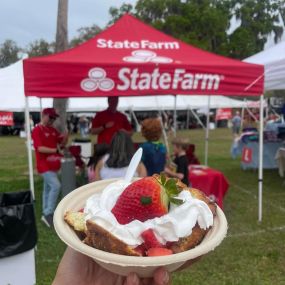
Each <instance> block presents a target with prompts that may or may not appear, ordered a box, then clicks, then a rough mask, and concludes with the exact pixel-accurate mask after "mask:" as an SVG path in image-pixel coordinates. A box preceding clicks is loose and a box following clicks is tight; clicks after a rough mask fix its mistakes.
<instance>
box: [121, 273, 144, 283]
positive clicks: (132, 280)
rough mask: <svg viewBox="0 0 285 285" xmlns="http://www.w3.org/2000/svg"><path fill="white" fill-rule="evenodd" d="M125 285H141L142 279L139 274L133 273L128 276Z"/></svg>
mask: <svg viewBox="0 0 285 285" xmlns="http://www.w3.org/2000/svg"><path fill="white" fill-rule="evenodd" d="M124 285H140V279H139V277H138V276H137V274H135V273H133V272H132V273H130V274H129V275H128V276H127V278H126V281H125V283H124Z"/></svg>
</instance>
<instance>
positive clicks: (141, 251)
mask: <svg viewBox="0 0 285 285" xmlns="http://www.w3.org/2000/svg"><path fill="white" fill-rule="evenodd" d="M134 250H135V251H136V252H137V253H138V254H139V255H141V256H146V248H145V245H144V243H142V244H140V245H138V246H137V247H136V248H134Z"/></svg>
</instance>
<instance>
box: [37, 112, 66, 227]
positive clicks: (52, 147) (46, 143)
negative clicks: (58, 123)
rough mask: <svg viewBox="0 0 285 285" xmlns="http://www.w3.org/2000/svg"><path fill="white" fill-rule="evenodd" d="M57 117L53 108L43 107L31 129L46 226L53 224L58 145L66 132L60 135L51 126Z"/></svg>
mask: <svg viewBox="0 0 285 285" xmlns="http://www.w3.org/2000/svg"><path fill="white" fill-rule="evenodd" d="M57 117H58V114H57V113H56V111H55V109H54V108H46V109H44V110H43V112H42V118H41V122H40V123H39V124H38V125H37V126H36V127H35V128H34V129H33V131H32V139H33V143H34V148H35V154H36V164H37V170H38V173H39V174H40V175H41V176H42V177H43V180H44V184H43V197H42V199H43V201H42V203H43V216H42V221H43V222H44V223H45V224H46V225H47V226H48V227H52V226H53V212H54V209H55V206H56V202H57V198H58V195H59V192H60V182H59V180H58V177H57V171H58V170H59V169H60V160H61V155H60V153H59V152H60V150H59V147H60V146H63V145H64V144H65V143H66V141H67V134H64V135H61V134H60V133H59V132H58V131H57V130H56V129H55V128H54V127H53V123H54V121H55V119H56V118H57Z"/></svg>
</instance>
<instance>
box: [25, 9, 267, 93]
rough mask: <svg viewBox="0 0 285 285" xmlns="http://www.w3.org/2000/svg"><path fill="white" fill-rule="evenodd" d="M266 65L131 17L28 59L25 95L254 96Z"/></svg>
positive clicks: (257, 91) (124, 17) (261, 88)
mask: <svg viewBox="0 0 285 285" xmlns="http://www.w3.org/2000/svg"><path fill="white" fill-rule="evenodd" d="M263 73H264V68H263V66H261V65H255V64H249V63H244V62H241V61H238V60H233V59H229V58H226V57H222V56H218V55H215V54H212V53H209V52H206V51H203V50H201V49H198V48H195V47H193V46H191V45H188V44H186V43H184V42H182V41H179V40H177V39H175V38H173V37H171V36H168V35H166V34H164V33H162V32H159V31H157V30H155V29H154V28H152V27H150V26H148V25H146V24H144V23H142V22H141V21H139V20H137V19H136V18H134V17H133V16H130V15H128V14H126V15H125V16H123V17H122V18H121V19H120V20H118V21H117V22H116V23H115V24H114V25H112V26H111V27H109V28H107V29H106V30H105V31H103V32H102V33H100V34H99V35H97V36H96V37H94V38H92V39H91V40H89V41H88V42H86V43H84V44H82V45H80V46H78V47H76V48H73V49H70V50H67V51H64V52H61V53H57V54H54V55H50V56H44V57H37V58H31V59H26V60H24V79H25V94H26V96H37V97H53V98H58V97H93V96H118V95H119V96H128V95H133V96H134V95H152V94H154V95H155V94H156V95H157V94H159V95H163V94H168V95H169V94H196V95H197V94H201V95H202V94H213V95H244V96H254V95H260V94H262V92H263Z"/></svg>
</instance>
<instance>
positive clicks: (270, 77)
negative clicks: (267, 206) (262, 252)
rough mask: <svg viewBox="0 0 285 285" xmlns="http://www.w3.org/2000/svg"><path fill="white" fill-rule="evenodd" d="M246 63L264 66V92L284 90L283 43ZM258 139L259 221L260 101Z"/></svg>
mask: <svg viewBox="0 0 285 285" xmlns="http://www.w3.org/2000/svg"><path fill="white" fill-rule="evenodd" d="M244 61H245V62H248V63H256V64H262V65H264V91H272V90H285V41H282V42H280V43H278V44H277V45H275V46H273V47H271V48H269V49H267V50H264V51H261V52H259V53H257V54H255V55H253V56H250V57H248V58H246V59H244ZM260 103H261V104H260V126H261V128H260V139H259V172H258V203H259V215H258V216H259V220H261V216H262V184H263V100H262V101H260Z"/></svg>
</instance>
